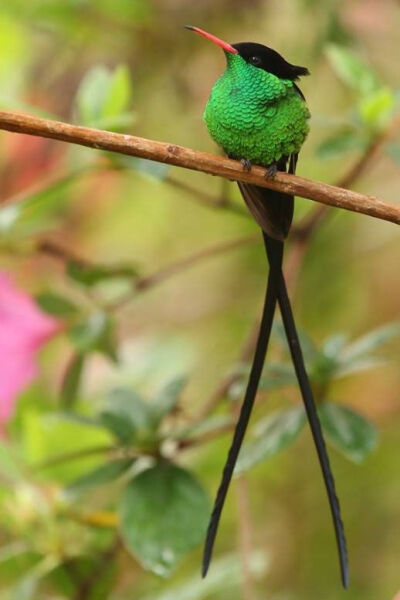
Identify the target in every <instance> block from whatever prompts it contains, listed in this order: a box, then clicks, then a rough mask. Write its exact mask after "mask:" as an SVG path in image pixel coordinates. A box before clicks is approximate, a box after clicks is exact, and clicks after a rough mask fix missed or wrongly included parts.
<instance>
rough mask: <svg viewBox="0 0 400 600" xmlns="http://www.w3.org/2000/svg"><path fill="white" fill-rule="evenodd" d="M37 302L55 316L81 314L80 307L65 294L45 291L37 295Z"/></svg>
mask: <svg viewBox="0 0 400 600" xmlns="http://www.w3.org/2000/svg"><path fill="white" fill-rule="evenodd" d="M36 302H37V304H38V305H39V306H40V308H41V309H42V310H44V312H46V313H48V314H49V315H54V316H55V317H63V318H68V317H74V316H76V315H77V314H79V308H78V307H77V306H76V305H75V304H73V303H72V302H71V301H70V300H67V299H66V298H64V297H63V296H59V295H58V294H53V293H51V292H44V293H42V294H38V295H37V296H36Z"/></svg>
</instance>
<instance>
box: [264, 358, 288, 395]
mask: <svg viewBox="0 0 400 600" xmlns="http://www.w3.org/2000/svg"><path fill="white" fill-rule="evenodd" d="M296 384H297V378H296V373H295V372H294V369H293V365H291V364H284V363H281V364H279V363H276V364H270V365H269V366H268V367H267V369H266V372H265V373H264V375H263V377H262V379H261V381H260V389H264V390H274V389H277V388H281V387H285V386H288V385H296Z"/></svg>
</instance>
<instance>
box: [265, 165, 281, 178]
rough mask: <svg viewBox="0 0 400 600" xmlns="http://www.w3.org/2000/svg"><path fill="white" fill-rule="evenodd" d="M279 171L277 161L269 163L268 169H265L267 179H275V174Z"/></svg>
mask: <svg viewBox="0 0 400 600" xmlns="http://www.w3.org/2000/svg"><path fill="white" fill-rule="evenodd" d="M277 172H278V165H277V164H276V163H271V164H270V165H268V167H267V170H266V171H265V175H264V177H265V179H275V175H276V174H277Z"/></svg>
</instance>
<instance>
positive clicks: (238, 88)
mask: <svg viewBox="0 0 400 600" xmlns="http://www.w3.org/2000/svg"><path fill="white" fill-rule="evenodd" d="M226 57H227V68H226V70H225V72H224V73H223V74H222V75H221V77H220V78H219V79H218V81H217V82H216V83H215V85H214V87H213V89H212V92H211V96H210V98H209V100H208V103H207V106H206V109H205V111H204V120H205V122H206V125H207V129H208V131H209V133H210V135H211V137H212V138H213V139H214V140H215V141H216V142H217V144H218V145H219V146H221V147H222V148H223V149H224V151H225V152H226V153H227V154H228V155H229V156H231V157H232V158H236V159H242V158H244V159H247V160H250V161H251V162H253V163H254V164H258V165H270V164H271V163H273V162H275V161H278V160H279V159H280V158H281V157H282V156H289V155H290V154H292V153H294V152H298V151H299V150H300V148H301V145H302V144H303V142H304V140H305V138H306V137H307V133H308V130H309V127H308V119H309V117H310V113H309V111H308V109H307V106H306V104H305V102H304V100H303V99H302V98H301V96H300V94H299V93H298V92H297V91H296V88H295V87H294V83H293V82H292V81H290V80H288V79H279V77H276V76H275V75H272V74H271V73H268V72H267V71H264V70H263V69H259V68H257V67H254V66H253V65H250V64H249V63H247V62H246V61H245V60H243V58H242V57H241V56H239V55H237V54H228V53H226Z"/></svg>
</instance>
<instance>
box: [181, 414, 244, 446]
mask: <svg viewBox="0 0 400 600" xmlns="http://www.w3.org/2000/svg"><path fill="white" fill-rule="evenodd" d="M234 424H235V422H234V420H233V419H232V417H227V416H226V415H213V416H212V417H207V418H206V419H203V420H202V421H198V422H197V423H190V424H188V425H184V426H183V427H180V428H179V429H174V431H173V432H172V434H171V437H173V438H174V439H176V440H181V439H186V438H192V437H198V436H202V435H206V434H207V433H211V432H213V431H219V430H220V429H224V428H225V427H226V428H228V426H229V425H232V426H233V425H234Z"/></svg>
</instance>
